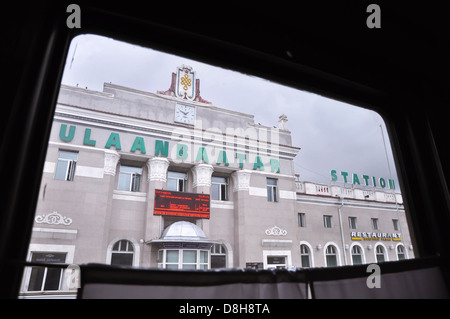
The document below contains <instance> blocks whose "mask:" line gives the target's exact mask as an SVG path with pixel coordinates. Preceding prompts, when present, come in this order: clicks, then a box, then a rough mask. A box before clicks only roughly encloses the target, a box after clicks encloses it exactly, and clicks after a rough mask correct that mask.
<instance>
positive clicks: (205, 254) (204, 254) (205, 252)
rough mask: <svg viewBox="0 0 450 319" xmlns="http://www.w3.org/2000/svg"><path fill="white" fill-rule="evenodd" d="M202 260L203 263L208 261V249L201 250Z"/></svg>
mask: <svg viewBox="0 0 450 319" xmlns="http://www.w3.org/2000/svg"><path fill="white" fill-rule="evenodd" d="M200 262H201V263H207V262H208V252H207V251H200Z"/></svg>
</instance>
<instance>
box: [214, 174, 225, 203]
mask: <svg viewBox="0 0 450 319" xmlns="http://www.w3.org/2000/svg"><path fill="white" fill-rule="evenodd" d="M227 189H228V179H227V178H225V177H217V176H213V177H212V178H211V199H215V200H228V192H227Z"/></svg>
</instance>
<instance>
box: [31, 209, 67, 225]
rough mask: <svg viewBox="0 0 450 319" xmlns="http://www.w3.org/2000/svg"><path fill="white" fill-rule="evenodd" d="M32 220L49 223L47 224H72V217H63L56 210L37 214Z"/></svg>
mask: <svg viewBox="0 0 450 319" xmlns="http://www.w3.org/2000/svg"><path fill="white" fill-rule="evenodd" d="M34 221H35V222H36V223H38V224H43V223H45V224H49V225H65V226H68V225H70V224H72V218H68V217H65V216H63V215H61V214H60V213H58V212H56V211H55V212H53V213H51V214H48V215H45V214H44V215H37V216H36V217H35V219H34Z"/></svg>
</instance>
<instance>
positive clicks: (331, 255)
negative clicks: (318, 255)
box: [325, 245, 338, 267]
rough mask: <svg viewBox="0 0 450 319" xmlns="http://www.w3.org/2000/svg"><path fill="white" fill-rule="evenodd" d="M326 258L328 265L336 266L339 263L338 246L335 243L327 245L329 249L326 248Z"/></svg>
mask: <svg viewBox="0 0 450 319" xmlns="http://www.w3.org/2000/svg"><path fill="white" fill-rule="evenodd" d="M325 259H326V262H327V267H335V266H337V265H338V263H337V253H336V247H334V246H333V245H329V246H327V249H325Z"/></svg>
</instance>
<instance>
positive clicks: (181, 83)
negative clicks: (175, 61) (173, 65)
mask: <svg viewBox="0 0 450 319" xmlns="http://www.w3.org/2000/svg"><path fill="white" fill-rule="evenodd" d="M194 93H195V72H194V71H192V67H190V66H186V65H182V66H179V67H178V68H177V86H176V89H175V94H176V96H177V97H179V98H182V99H185V100H191V101H192V100H193V99H194V97H195V95H194Z"/></svg>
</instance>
